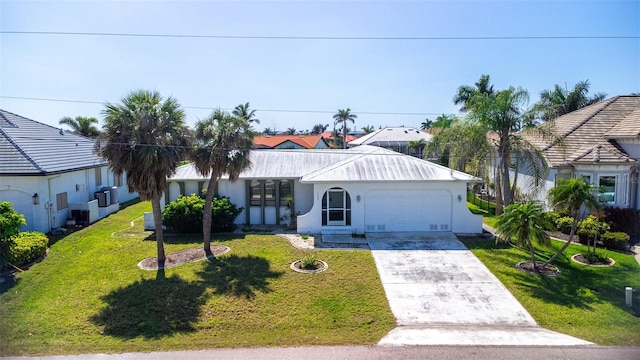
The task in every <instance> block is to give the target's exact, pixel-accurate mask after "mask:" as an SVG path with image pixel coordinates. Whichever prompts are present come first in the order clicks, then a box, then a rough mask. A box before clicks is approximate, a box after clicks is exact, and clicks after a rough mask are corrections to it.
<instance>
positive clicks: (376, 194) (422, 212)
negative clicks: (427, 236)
mask: <svg viewBox="0 0 640 360" xmlns="http://www.w3.org/2000/svg"><path fill="white" fill-rule="evenodd" d="M451 201H452V198H451V193H450V192H449V191H447V190H375V191H370V192H368V193H367V195H366V199H365V231H366V232H389V231H451Z"/></svg>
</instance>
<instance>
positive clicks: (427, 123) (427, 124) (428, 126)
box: [420, 118, 433, 130]
mask: <svg viewBox="0 0 640 360" xmlns="http://www.w3.org/2000/svg"><path fill="white" fill-rule="evenodd" d="M432 124H433V121H431V120H429V118H426V119H424V121H423V122H422V124H420V130H429V129H431V125H432Z"/></svg>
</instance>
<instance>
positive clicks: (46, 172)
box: [0, 110, 138, 232]
mask: <svg viewBox="0 0 640 360" xmlns="http://www.w3.org/2000/svg"><path fill="white" fill-rule="evenodd" d="M94 142H95V140H93V139H89V138H86V137H83V136H80V135H75V134H72V133H70V132H67V131H63V130H61V129H58V128H55V127H53V126H49V125H46V124H43V123H40V122H37V121H35V120H31V119H27V118H25V117H23V116H20V115H17V114H13V113H11V112H8V111H5V110H0V201H8V202H10V203H11V204H12V205H13V208H14V209H15V210H16V211H17V212H19V213H21V214H23V215H24V217H25V219H26V220H27V225H26V226H23V228H22V229H21V230H22V231H26V230H34V231H41V232H50V231H57V230H59V229H60V228H61V227H63V226H66V225H67V224H69V225H72V224H78V223H80V224H89V223H92V222H95V221H96V220H98V219H100V218H103V217H105V216H107V215H109V214H111V213H113V212H116V211H118V210H119V209H120V202H124V201H128V200H131V199H133V198H135V197H137V196H138V195H137V194H136V193H129V191H128V188H127V186H126V181H125V179H124V178H123V176H122V177H116V176H114V174H113V173H112V172H111V171H109V169H108V164H107V161H106V159H102V158H100V157H99V156H98V155H97V154H96V153H95V152H94V150H93V146H94ZM71 219H72V220H71Z"/></svg>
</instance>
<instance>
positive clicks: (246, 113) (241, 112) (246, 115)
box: [231, 102, 260, 124]
mask: <svg viewBox="0 0 640 360" xmlns="http://www.w3.org/2000/svg"><path fill="white" fill-rule="evenodd" d="M231 113H232V114H233V115H235V116H237V117H239V118H241V119H244V120H245V121H247V122H248V123H249V124H251V123H256V124H260V120H258V119H256V110H255V109H253V110H250V109H249V103H248V102H247V103H244V104H240V105H238V106H236V107H235V109H233V111H232V112H231Z"/></svg>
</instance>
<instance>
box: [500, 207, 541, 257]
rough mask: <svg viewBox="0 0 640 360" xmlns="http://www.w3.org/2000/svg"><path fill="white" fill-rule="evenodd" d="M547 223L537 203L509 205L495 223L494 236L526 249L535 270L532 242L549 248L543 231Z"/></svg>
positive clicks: (534, 254)
mask: <svg viewBox="0 0 640 360" xmlns="http://www.w3.org/2000/svg"><path fill="white" fill-rule="evenodd" d="M548 226H549V221H548V220H547V218H546V217H545V216H544V207H543V206H542V204H541V203H540V202H538V201H532V200H530V201H527V202H526V203H524V204H511V205H509V206H507V207H506V208H505V211H504V214H502V215H500V216H499V217H498V221H496V230H497V233H496V235H497V236H498V238H499V239H501V240H505V241H512V240H515V241H516V244H517V245H518V247H520V248H524V247H526V248H528V249H529V256H530V257H531V262H532V263H533V268H534V269H537V268H538V265H537V262H536V253H535V249H534V247H533V242H534V241H536V242H537V243H538V244H540V245H542V246H549V244H550V243H551V240H550V238H549V235H547V233H546V231H545V229H546V228H547V227H548Z"/></svg>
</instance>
